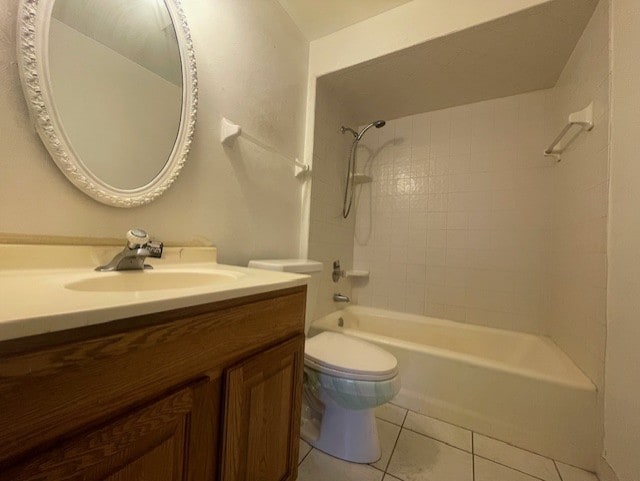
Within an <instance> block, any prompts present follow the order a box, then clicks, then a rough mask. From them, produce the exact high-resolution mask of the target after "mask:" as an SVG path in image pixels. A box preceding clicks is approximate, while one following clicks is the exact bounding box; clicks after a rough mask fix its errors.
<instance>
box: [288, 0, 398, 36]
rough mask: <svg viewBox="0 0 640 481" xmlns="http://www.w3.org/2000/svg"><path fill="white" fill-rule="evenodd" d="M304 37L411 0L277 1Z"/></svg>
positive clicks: (321, 33)
mask: <svg viewBox="0 0 640 481" xmlns="http://www.w3.org/2000/svg"><path fill="white" fill-rule="evenodd" d="M278 1H279V2H280V4H281V5H282V7H283V8H284V9H285V10H286V11H287V13H288V14H289V16H290V17H291V18H292V19H293V21H294V22H295V23H296V25H297V26H298V28H299V29H300V30H301V31H302V33H303V34H304V36H305V37H306V38H307V40H309V41H311V40H315V39H317V38H320V37H324V36H325V35H329V34H330V33H333V32H336V31H338V30H340V29H343V28H345V27H348V26H349V25H353V24H354V23H358V22H361V21H363V20H366V19H367V18H370V17H375V16H376V15H378V14H380V13H382V12H386V11H387V10H391V9H392V8H395V7H397V6H399V5H402V4H404V3H409V2H410V1H411V0H321V1H318V0H278Z"/></svg>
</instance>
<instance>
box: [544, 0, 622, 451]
mask: <svg viewBox="0 0 640 481" xmlns="http://www.w3.org/2000/svg"><path fill="white" fill-rule="evenodd" d="M609 8H610V2H609V0H601V1H600V3H599V4H598V6H597V7H596V10H595V12H594V14H593V16H592V18H591V20H590V22H589V24H588V25H587V27H586V29H585V31H584V33H583V35H582V37H581V39H580V40H579V42H578V44H577V45H576V48H575V50H574V51H573V53H572V55H571V57H570V59H569V62H568V63H567V65H566V67H565V69H564V71H563V72H562V75H561V76H560V79H559V80H558V84H557V85H556V87H555V88H554V90H553V95H552V98H553V111H552V115H553V122H552V123H553V125H554V129H555V130H558V131H559V130H560V129H561V128H562V126H563V125H565V123H566V120H567V115H568V114H569V113H570V112H575V111H577V110H580V109H582V108H584V107H585V106H586V105H588V104H589V102H591V101H593V102H594V122H595V127H594V129H593V130H592V131H591V132H589V133H587V134H582V135H580V136H579V137H577V138H576V140H575V142H574V143H573V144H572V145H571V147H570V148H568V149H567V150H566V152H565V153H564V155H563V156H562V162H560V163H559V164H558V165H557V166H556V169H555V172H554V176H553V183H554V185H553V188H554V190H553V242H552V246H553V248H552V263H551V279H550V284H551V289H550V297H551V309H550V316H549V319H548V323H547V326H548V327H547V330H548V332H549V334H550V335H551V338H552V339H553V340H554V341H555V342H556V343H557V344H558V345H559V346H560V347H561V348H562V350H564V351H565V352H566V353H567V354H568V355H569V356H570V357H571V359H573V361H574V362H575V363H576V364H577V365H578V367H579V368H580V369H582V371H583V372H584V373H585V374H587V376H589V378H590V379H591V380H592V381H593V383H594V384H595V385H596V386H597V388H598V403H599V408H598V413H597V414H598V417H597V419H594V420H593V422H594V425H595V426H598V431H599V433H600V434H599V435H598V436H597V441H598V446H597V449H598V452H601V451H602V430H603V415H604V414H603V413H604V389H605V385H604V367H605V347H606V337H607V332H606V331H607V327H606V325H607V318H606V302H607V222H608V212H607V211H608V197H609V151H610V149H609V143H610V141H609V91H610V81H611V74H610V65H609V48H610V47H609V46H610V41H609Z"/></svg>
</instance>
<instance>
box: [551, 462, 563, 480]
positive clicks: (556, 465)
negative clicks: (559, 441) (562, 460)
mask: <svg viewBox="0 0 640 481" xmlns="http://www.w3.org/2000/svg"><path fill="white" fill-rule="evenodd" d="M553 465H554V466H555V468H556V472H557V473H558V477H559V478H560V481H564V480H563V479H562V474H560V468H559V467H558V463H557V462H556V460H555V459H554V460H553Z"/></svg>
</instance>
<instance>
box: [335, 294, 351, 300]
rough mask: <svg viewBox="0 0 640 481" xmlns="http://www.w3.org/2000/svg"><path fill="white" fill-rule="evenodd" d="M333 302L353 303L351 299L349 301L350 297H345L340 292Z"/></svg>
mask: <svg viewBox="0 0 640 481" xmlns="http://www.w3.org/2000/svg"><path fill="white" fill-rule="evenodd" d="M333 302H351V299H349V296H345V295H343V294H340V293H339V292H338V293H336V294H334V295H333Z"/></svg>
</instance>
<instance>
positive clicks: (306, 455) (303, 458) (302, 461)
mask: <svg viewBox="0 0 640 481" xmlns="http://www.w3.org/2000/svg"><path fill="white" fill-rule="evenodd" d="M303 441H304V440H303ZM305 443H306V441H305ZM309 446H310V447H311V449H310V450H309V451H307V454H305V455H304V456H303V457H302V459H301V460H300V461H299V462H298V466H300V465H301V464H302V463H304V460H305V459H307V458H308V457H309V455H310V454H311V451H313V450H314V449H315V448H314V447H313V446H311V445H309Z"/></svg>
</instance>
